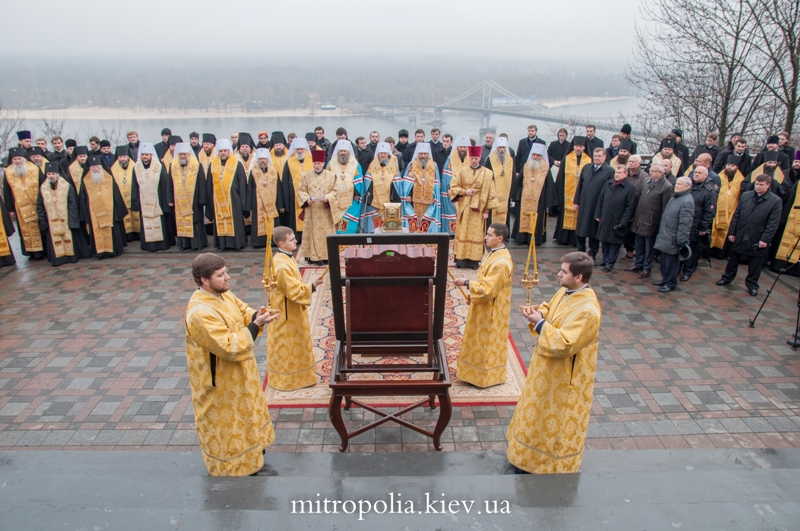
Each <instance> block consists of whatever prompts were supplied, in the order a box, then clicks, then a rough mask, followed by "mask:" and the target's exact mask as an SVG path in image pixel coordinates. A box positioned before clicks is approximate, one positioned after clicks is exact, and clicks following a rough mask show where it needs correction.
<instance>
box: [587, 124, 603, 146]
mask: <svg viewBox="0 0 800 531" xmlns="http://www.w3.org/2000/svg"><path fill="white" fill-rule="evenodd" d="M596 132H597V128H596V127H595V126H593V125H592V124H589V125H587V126H586V153H594V150H595V149H596V148H599V147H601V148H605V146H604V145H603V139H602V138H597V137H596V136H595V133H596Z"/></svg>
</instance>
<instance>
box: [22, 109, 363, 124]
mask: <svg viewBox="0 0 800 531" xmlns="http://www.w3.org/2000/svg"><path fill="white" fill-rule="evenodd" d="M19 114H20V117H21V118H23V119H24V120H41V119H42V118H46V119H48V120H51V119H63V120H100V121H115V120H124V121H128V120H200V119H207V118H307V117H312V116H313V117H329V116H362V115H361V114H357V113H351V112H348V111H347V110H345V109H336V110H335V111H321V110H319V109H314V111H313V112H312V111H310V110H308V109H288V110H268V111H257V112H247V111H243V110H238V109H237V110H231V111H226V110H218V109H213V110H203V109H187V110H180V109H166V110H159V109H115V108H111V107H68V108H66V109H48V110H23V111H20V112H19Z"/></svg>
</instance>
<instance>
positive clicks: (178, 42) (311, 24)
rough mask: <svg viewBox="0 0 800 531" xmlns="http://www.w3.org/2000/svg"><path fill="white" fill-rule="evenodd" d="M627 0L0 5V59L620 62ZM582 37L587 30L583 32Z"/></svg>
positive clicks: (147, 0) (625, 52) (629, 12)
mask: <svg viewBox="0 0 800 531" xmlns="http://www.w3.org/2000/svg"><path fill="white" fill-rule="evenodd" d="M637 8H638V3H637V2H635V1H633V0H606V1H604V2H597V1H596V0H563V1H542V0H538V1H537V0H517V1H510V0H504V1H497V0H483V1H477V0H461V1H444V2H443V1H431V0H410V1H406V2H402V1H390V2H386V1H380V0H378V1H375V0H372V1H368V0H339V1H336V0H326V1H318V0H306V1H298V0H288V1H287V0H284V1H282V2H275V1H274V0H264V1H261V2H255V1H243V2H229V1H225V0H222V1H219V0H216V1H210V0H194V1H191V2H188V1H183V0H180V1H178V0H137V1H135V2H130V1H127V2H123V1H119V0H105V1H98V0H87V1H82V0H76V1H75V2H69V3H68V2H64V1H63V0H60V1H55V0H40V1H38V2H35V3H30V2H4V6H3V20H4V21H5V23H4V24H3V31H2V32H0V56H2V57H6V58H8V57H25V56H55V57H72V56H87V55H88V56H114V55H116V56H120V57H130V56H131V55H136V54H141V55H143V56H148V55H149V56H153V55H157V56H159V57H164V56H165V55H169V56H173V55H174V56H179V55H184V56H185V55H195V54H203V55H205V56H207V57H219V56H221V55H227V56H230V57H231V59H232V60H233V58H234V57H235V56H236V55H239V54H242V55H245V56H246V55H247V54H254V53H255V54H258V55H270V54H272V55H274V56H275V57H276V58H278V57H280V58H285V59H287V60H294V61H302V60H303V56H304V55H308V54H316V55H318V56H319V55H322V56H328V57H330V58H331V60H334V59H335V58H336V57H337V56H340V57H353V56H370V57H373V56H374V57H379V56H380V55H381V54H387V55H389V56H392V57H397V56H402V57H407V58H413V57H415V56H416V57H419V56H432V55H442V56H455V57H459V58H461V57H469V56H474V57H480V58H482V59H484V60H485V59H486V58H490V57H498V56H499V57H506V58H508V59H514V60H521V61H523V62H525V61H526V59H529V60H530V61H531V62H532V61H536V60H537V59H545V60H550V61H552V60H560V59H561V60H566V61H581V60H584V61H585V60H587V59H597V60H606V61H607V60H613V61H620V62H624V61H626V60H627V59H628V58H629V56H630V50H631V45H632V43H633V25H634V22H635V20H636V18H637V15H638V9H637ZM587 36H593V37H587Z"/></svg>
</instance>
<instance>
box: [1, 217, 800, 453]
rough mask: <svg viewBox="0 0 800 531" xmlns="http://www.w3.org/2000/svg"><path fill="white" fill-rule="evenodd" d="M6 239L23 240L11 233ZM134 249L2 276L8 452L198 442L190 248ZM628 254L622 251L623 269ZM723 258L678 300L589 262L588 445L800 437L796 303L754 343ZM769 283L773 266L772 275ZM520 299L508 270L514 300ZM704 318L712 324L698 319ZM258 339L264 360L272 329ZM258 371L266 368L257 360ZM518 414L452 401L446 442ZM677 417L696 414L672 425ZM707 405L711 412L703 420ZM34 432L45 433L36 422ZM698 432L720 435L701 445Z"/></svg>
mask: <svg viewBox="0 0 800 531" xmlns="http://www.w3.org/2000/svg"><path fill="white" fill-rule="evenodd" d="M553 221H554V220H553ZM551 225H552V224H551ZM11 241H12V246H17V247H18V246H19V241H18V238H17V237H16V236H13V237H12V239H11ZM136 247H137V246H129V247H128V248H127V249H126V251H125V254H124V255H123V256H121V257H118V258H115V259H114V260H107V261H102V262H96V261H87V262H86V263H85V264H84V263H80V264H78V265H77V266H74V267H70V268H68V269H65V270H63V271H61V269H59V270H58V272H57V273H58V274H55V272H54V271H53V268H51V267H49V265H47V264H44V263H39V262H31V263H27V262H25V263H21V264H20V265H19V266H18V267H17V268H15V269H10V268H5V269H4V271H3V272H2V274H0V315H2V319H0V337H2V339H3V341H4V345H9V346H8V347H4V349H3V354H2V355H1V356H0V404H3V405H2V407H0V426H2V427H0V446H2V447H25V446H29V447H30V446H39V445H47V446H66V445H67V444H68V443H69V445H79V446H85V445H91V446H120V447H137V448H139V447H143V446H150V445H156V446H171V445H174V446H194V445H196V444H197V436H196V433H195V431H194V416H193V408H192V405H191V401H190V396H191V392H190V390H189V380H188V374H187V373H186V359H185V353H184V347H185V339H184V337H183V335H184V334H183V324H182V320H181V318H180V316H182V314H183V310H184V308H185V305H186V301H187V300H188V297H189V296H190V295H191V291H192V290H191V287H190V286H191V281H190V279H189V278H188V275H189V268H188V266H187V263H188V261H189V259H190V256H189V255H186V254H185V253H180V252H178V251H174V250H173V251H168V252H163V253H156V254H150V253H142V252H140V251H138V249H137V248H136ZM509 250H510V251H511V254H512V258H513V259H514V261H515V263H516V265H517V266H518V267H519V268H520V269H521V268H523V267H524V261H525V258H526V256H527V250H528V248H527V246H524V245H517V244H516V243H514V242H510V243H509ZM538 251H539V253H538V255H539V265H540V273H541V277H540V278H542V282H540V284H539V285H538V286H537V287H536V288H535V289H534V292H533V298H534V299H536V300H546V299H548V298H549V297H550V296H552V295H553V293H555V291H556V289H557V287H558V286H557V283H556V282H555V276H554V274H553V273H554V270H555V268H556V265H557V264H558V260H559V258H560V257H561V255H563V253H564V251H565V249H564V248H563V247H561V246H558V245H554V244H553V243H552V242H551V241H548V242H547V243H545V244H544V245H543V246H541V247H540V248H539V249H538ZM260 258H262V252H261V251H252V250H243V251H241V252H240V253H236V254H231V255H226V259H228V261H229V269H230V270H231V271H232V273H234V274H233V275H232V279H231V289H232V291H233V292H234V293H236V294H237V295H240V296H244V297H245V298H246V299H248V302H250V300H251V299H253V301H255V299H256V298H260V297H261V296H262V295H263V288H262V286H261V283H260V271H259V270H258V269H259V266H258V264H259V259H260ZM629 263H630V261H629V260H626V259H625V258H624V257H623V258H621V259H620V262H619V263H618V267H619V268H621V267H623V266H627V265H629ZM722 267H724V262H719V261H715V262H714V268H713V269H709V268H707V267H705V266H703V267H701V268H700V269H699V270H698V271H697V272H696V273H695V275H694V276H693V277H692V282H689V283H684V284H682V285H681V287H680V290H679V291H678V292H675V293H673V294H670V295H673V296H670V297H664V296H663V295H661V294H658V293H657V292H655V287H653V286H652V285H651V284H650V282H649V281H641V282H640V281H638V279H636V278H635V276H627V275H622V274H620V273H614V274H606V273H603V272H602V271H599V270H598V271H595V273H594V275H593V277H592V286H593V288H594V289H595V291H596V292H597V293H598V295H599V298H600V301H601V304H602V306H603V309H604V319H603V323H602V328H601V344H600V350H599V353H598V370H597V372H596V374H595V381H596V385H595V391H594V403H593V406H592V411H593V417H592V422H591V423H590V424H589V432H588V434H587V437H588V438H589V439H591V440H592V441H598V443H597V444H599V445H600V446H602V445H604V444H607V447H613V445H612V444H611V442H607V443H606V442H602V443H601V442H599V441H600V440H603V441H611V440H614V441H615V442H614V444H615V445H617V446H619V445H620V444H623V443H621V442H620V441H623V440H630V441H632V447H634V448H636V447H646V446H647V445H648V444H654V442H655V441H657V442H658V443H659V444H663V445H670V444H675V445H678V444H680V441H683V444H686V443H690V444H700V445H703V444H716V445H730V446H739V443H738V442H737V440H736V439H735V438H733V437H729V436H727V434H736V435H739V436H742V435H745V434H750V435H753V434H761V433H769V434H771V433H778V434H782V435H788V434H792V437H787V438H786V440H787V441H790V442H791V441H796V442H791V444H794V445H796V446H800V437H797V436H796V435H794V434H796V433H798V432H800V417H798V416H797V413H796V412H797V411H800V376H798V373H797V368H796V367H797V359H798V358H797V354H796V353H794V352H792V351H791V350H790V349H789V348H788V347H787V346H786V345H785V343H784V341H785V338H786V337H787V336H788V334H789V333H790V332H791V331H792V326H793V323H792V322H791V319H789V318H787V317H786V316H792V315H794V312H795V311H796V306H795V302H796V289H795V288H794V287H792V286H791V285H790V283H783V282H781V283H778V285H777V286H776V288H775V289H776V293H775V295H776V296H775V297H772V298H771V299H770V306H769V307H768V308H766V309H765V313H764V317H765V318H764V319H763V320H761V321H759V325H758V326H759V334H758V335H757V336H754V335H752V332H751V331H750V330H749V328H748V327H747V322H748V319H749V318H750V317H751V315H750V314H751V313H752V312H750V311H749V310H748V311H745V310H746V309H748V308H751V306H752V300H751V298H750V297H749V296H748V295H747V293H746V292H744V291H743V290H738V291H737V290H720V289H719V288H717V287H716V286H714V282H715V281H716V280H717V279H718V276H717V275H718V274H719V270H721V268H722ZM772 278H774V277H773V274H772V273H771V272H768V271H765V272H764V276H763V281H764V282H765V283H771V281H772ZM120 279H125V281H124V282H122V281H120ZM784 284H786V285H784ZM525 297H526V293H525V290H524V289H522V287H521V286H520V285H519V284H518V281H516V277H515V284H514V286H513V290H512V307H516V305H518V304H520V303H522V302H524V300H525ZM253 303H254V302H253ZM41 315H55V316H58V317H56V318H48V319H45V320H42V319H41ZM511 322H512V323H511V327H510V332H511V335H512V337H513V339H514V341H515V342H516V344H517V345H518V347H519V349H520V354H521V356H522V358H523V359H524V360H525V362H526V363H529V361H530V357H531V351H532V348H533V345H534V342H535V340H534V338H533V336H532V335H531V334H530V333H529V331H528V328H527V325H526V323H525V322H524V320H523V319H522V318H521V317H520V316H519V315H518V314H516V313H512V319H511ZM696 322H703V323H705V324H706V325H707V326H704V327H701V328H697V327H694V326H692V325H691V324H690V323H696ZM257 344H258V348H259V352H262V353H263V348H264V344H265V343H264V338H259V342H258V343H257ZM154 346H156V347H154ZM48 356H50V358H49V361H47V362H45V360H47V359H48ZM259 367H260V368H261V370H262V371H263V370H264V367H265V364H264V360H263V355H262V356H260V357H259ZM687 384H690V385H687ZM34 400H36V403H35V404H34ZM737 400H738V401H739V402H737ZM740 402H741V404H740ZM787 408H788V409H787ZM394 409H395V410H396V408H394ZM745 409H746V411H743V410H745ZM513 410H514V407H513V405H511V406H505V405H503V406H489V405H477V406H474V407H464V408H455V409H454V411H453V415H452V420H451V425H450V427H449V428H448V429H446V430H445V432H444V433H443V435H442V440H443V442H446V444H447V445H449V446H446V447H445V450H450V451H452V450H456V449H467V450H469V451H472V450H479V449H481V448H483V447H484V446H483V445H485V447H486V448H489V449H494V450H497V449H498V448H499V447H500V446H502V445H504V444H505V442H504V440H505V435H504V432H505V429H506V426H507V425H508V423H509V422H510V418H511V415H513ZM776 413H780V416H774V415H775V414H776ZM271 414H272V417H273V421H274V423H275V427H276V435H277V439H278V440H277V442H276V443H275V444H276V446H277V447H279V449H280V450H281V451H303V450H310V449H313V450H314V451H326V448H327V449H329V450H330V449H333V451H338V445H339V443H340V441H339V437H338V434H337V433H336V432H335V430H333V429H332V426H331V425H330V421H329V418H328V413H327V410H326V409H325V408H298V409H291V408H286V409H273V410H271ZM676 414H679V415H683V416H686V417H688V416H689V415H691V420H690V419H688V418H682V417H681V418H679V419H673V420H668V419H671V418H672V415H676ZM711 414H713V415H714V417H715V418H704V416H710V415H711ZM743 414H744V415H745V416H744V417H742V415H743ZM343 416H344V418H345V420H346V421H347V422H348V423H349V424H348V425H349V426H350V429H351V430H352V429H355V427H356V426H358V425H360V424H361V425H363V424H366V423H368V422H371V421H372V420H374V419H375V415H374V414H372V413H369V412H365V411H364V410H362V409H360V408H356V409H354V410H352V411H349V412H344V415H343ZM437 416H438V411H436V412H431V411H427V410H423V409H420V410H416V411H415V412H414V413H413V414H412V416H411V417H412V418H413V419H414V421H421V422H424V421H430V420H432V419H435V418H437ZM652 419H658V420H652ZM488 422H491V424H489V423H488ZM495 422H496V423H495ZM23 423H24V425H23ZM137 423H146V424H144V425H143V426H142V425H141V424H137ZM82 424H86V425H87V426H90V427H91V428H86V427H81V426H82ZM284 425H286V427H284ZM31 426H40V427H44V428H48V429H42V430H30V429H27V428H29V427H31ZM49 426H53V429H49ZM140 426H141V427H140ZM125 428H135V429H125ZM684 436H685V437H686V438H685V439H684V438H683V437H684ZM705 436H715V438H714V439H713V440H712V439H711V438H708V439H707V440H706V439H701V437H705ZM655 437H658V439H654V438H655ZM647 438H649V439H647ZM637 439H638V440H640V441H641V444H638V443H636V440H637ZM742 441H743V442H744V443H745V444H750V443H752V442H753V441H751V440H750V439H747V440H745V439H742ZM748 441H749V442H748ZM357 444H358V445H361V446H359V447H360V448H373V449H378V450H379V451H380V447H381V445H383V447H384V448H397V449H405V450H406V451H429V449H430V440H429V439H428V438H427V437H425V436H424V435H421V434H419V433H416V432H414V431H412V430H409V429H407V428H400V427H397V426H396V425H392V426H389V425H387V426H383V427H381V428H380V429H378V430H376V431H373V432H367V433H366V434H363V435H362V436H359V437H357V438H356V439H354V440H353V441H351V448H353V447H355V446H356V445H357ZM376 444H377V445H378V446H375V445H376ZM624 444H628V443H624Z"/></svg>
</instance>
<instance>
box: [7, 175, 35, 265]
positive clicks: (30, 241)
mask: <svg viewBox="0 0 800 531" xmlns="http://www.w3.org/2000/svg"><path fill="white" fill-rule="evenodd" d="M25 168H26V169H27V173H26V174H25V177H17V175H16V173H15V172H14V165H13V164H9V165H8V167H7V168H6V172H5V173H6V186H8V187H10V189H11V193H12V195H13V197H14V210H15V211H16V214H17V227H19V237H20V240H22V248H23V249H24V250H25V252H26V253H34V252H42V251H44V247H43V242H42V233H41V231H40V230H39V215H38V214H37V213H36V201H37V200H38V198H39V175H40V174H41V171H40V170H39V167H38V166H36V164H34V163H33V162H30V161H25Z"/></svg>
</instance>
